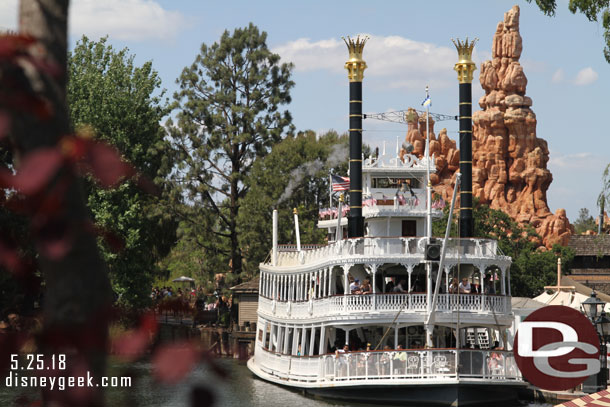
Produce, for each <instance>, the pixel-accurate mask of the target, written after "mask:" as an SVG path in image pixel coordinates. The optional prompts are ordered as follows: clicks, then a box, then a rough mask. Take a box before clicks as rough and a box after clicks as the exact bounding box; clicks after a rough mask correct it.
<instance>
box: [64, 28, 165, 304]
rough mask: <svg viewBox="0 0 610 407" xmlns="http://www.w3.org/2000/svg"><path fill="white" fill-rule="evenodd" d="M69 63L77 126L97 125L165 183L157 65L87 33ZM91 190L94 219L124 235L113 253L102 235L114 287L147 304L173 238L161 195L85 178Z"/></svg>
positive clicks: (130, 299)
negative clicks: (139, 61)
mask: <svg viewBox="0 0 610 407" xmlns="http://www.w3.org/2000/svg"><path fill="white" fill-rule="evenodd" d="M68 69H69V82H68V104H69V109H70V116H71V119H72V121H73V124H74V127H75V128H76V129H80V131H81V132H89V128H91V129H92V131H93V133H94V134H95V137H97V138H99V139H102V140H104V141H106V142H108V143H110V144H112V145H114V146H115V147H116V148H117V149H118V150H119V151H120V153H121V155H122V156H123V157H124V158H125V160H127V161H129V162H130V163H131V164H132V165H134V166H135V167H136V168H137V169H138V171H140V172H141V173H143V174H144V175H146V176H147V177H148V178H150V179H155V180H156V181H157V182H160V181H161V180H162V179H163V177H164V176H165V175H166V174H167V170H168V168H169V165H168V163H167V162H165V160H166V159H167V158H166V157H165V151H166V150H167V143H166V142H165V141H164V139H163V138H164V134H165V133H164V131H163V129H162V127H161V126H160V124H159V123H160V121H161V119H162V118H163V117H164V116H165V115H166V114H167V113H168V108H167V106H166V103H164V102H163V101H162V95H163V92H162V91H159V87H160V85H161V80H160V78H159V76H158V74H157V72H155V71H154V70H153V69H152V64H151V63H150V62H146V63H144V64H143V65H142V66H141V67H138V66H135V65H134V62H133V56H132V55H129V54H128V50H127V49H123V50H120V51H116V50H115V49H113V48H112V46H110V45H107V44H106V39H105V38H102V39H101V40H100V41H99V42H95V41H90V40H89V39H87V38H86V37H83V38H82V39H81V40H80V41H79V42H78V43H77V45H76V47H75V48H74V50H73V51H72V52H71V53H70V55H69V60H68ZM86 194H87V202H88V206H89V209H90V210H91V213H92V215H93V218H94V220H95V222H96V224H98V225H99V226H101V227H103V228H105V229H106V230H109V231H112V232H114V233H116V234H117V235H118V236H120V237H121V238H122V239H123V240H124V241H125V248H124V249H123V250H121V251H120V252H118V253H114V252H112V251H111V250H110V249H109V248H108V247H107V246H106V245H105V244H103V243H102V242H101V240H100V250H101V252H102V256H103V258H104V260H105V261H106V262H107V264H108V267H109V270H110V277H111V281H112V284H113V288H114V290H115V291H116V292H117V293H118V294H120V295H121V299H122V301H123V302H125V303H127V304H129V305H134V306H140V305H145V304H146V303H147V302H148V301H149V294H150V288H151V286H152V281H153V278H154V274H155V271H156V263H157V262H158V261H159V260H160V259H161V258H162V257H164V256H165V255H166V254H167V252H168V251H169V249H170V247H171V246H172V245H173V243H174V241H175V227H176V225H175V223H174V221H173V220H172V219H171V218H168V217H167V216H166V215H165V214H164V213H163V211H161V210H160V209H159V204H158V200H157V198H155V197H153V196H150V195H148V194H146V193H145V192H142V191H141V190H140V189H139V188H138V187H136V186H135V185H134V183H133V182H131V181H129V182H124V183H123V184H121V185H120V186H118V187H116V188H114V189H112V190H104V189H101V188H99V187H98V186H97V185H96V184H95V183H94V182H93V181H92V180H87V182H86Z"/></svg>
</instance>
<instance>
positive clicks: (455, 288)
mask: <svg viewBox="0 0 610 407" xmlns="http://www.w3.org/2000/svg"><path fill="white" fill-rule="evenodd" d="M459 285H460V284H459V283H458V279H457V277H453V280H451V284H450V285H449V293H450V294H457V293H458V287H459Z"/></svg>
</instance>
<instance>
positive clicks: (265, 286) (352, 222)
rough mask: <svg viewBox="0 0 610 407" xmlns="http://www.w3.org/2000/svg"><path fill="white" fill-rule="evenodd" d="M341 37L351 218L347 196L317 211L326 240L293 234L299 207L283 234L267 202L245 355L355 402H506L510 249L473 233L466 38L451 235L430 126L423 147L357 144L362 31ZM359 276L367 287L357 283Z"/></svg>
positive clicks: (282, 380)
mask: <svg viewBox="0 0 610 407" xmlns="http://www.w3.org/2000/svg"><path fill="white" fill-rule="evenodd" d="M345 43H346V45H347V47H348V50H349V54H350V59H349V60H348V61H347V62H346V64H345V68H346V69H347V70H348V78H349V81H350V88H349V138H350V156H349V158H350V160H349V168H350V170H349V171H350V180H349V200H350V202H349V208H350V214H349V218H348V219H346V218H345V217H344V216H343V213H342V212H343V208H342V202H340V203H339V207H338V208H336V209H327V210H323V211H321V215H322V217H321V219H320V221H319V222H318V227H320V228H324V229H327V230H328V244H326V245H322V246H301V244H300V240H299V231H298V216H297V214H296V211H295V236H296V245H278V242H277V222H278V220H277V212H276V211H274V212H273V249H272V253H271V256H270V260H269V261H268V262H265V263H263V264H261V265H260V280H259V281H260V286H259V305H258V323H257V334H256V344H255V351H254V356H253V357H252V358H251V359H250V360H249V361H248V367H249V368H250V370H251V371H252V372H254V374H256V375H257V376H258V377H260V378H262V379H265V380H268V381H270V382H274V383H277V384H281V385H284V386H289V387H292V388H294V389H298V390H301V391H304V392H305V393H309V394H313V395H322V396H325V397H331V398H335V399H342V400H350V401H355V402H360V403H368V404H389V403H391V404H400V405H415V406H474V405H480V406H491V405H497V404H501V403H503V402H514V401H515V400H516V399H517V393H518V390H519V389H521V388H523V387H524V382H523V380H522V379H521V376H520V372H519V370H518V369H517V366H516V363H515V360H514V357H513V353H512V351H511V344H512V338H510V332H509V328H510V327H511V324H512V321H513V313H512V311H511V295H510V272H509V271H510V264H511V259H510V258H509V257H506V256H504V255H503V254H502V253H501V251H500V250H499V248H498V245H497V242H496V241H493V240H489V239H477V238H472V237H470V236H473V230H474V223H473V219H472V207H471V206H472V204H471V202H472V186H471V184H472V182H471V174H472V154H471V138H470V137H468V135H469V134H472V127H471V126H472V118H471V116H472V114H471V88H470V83H471V82H472V72H473V71H474V62H472V60H471V54H472V49H473V47H474V42H470V43H469V42H468V40H466V41H465V42H460V41H459V40H458V41H457V42H456V43H455V44H456V48H457V49H458V54H459V57H460V60H459V61H458V63H457V64H456V66H455V69H456V71H457V72H458V80H459V82H460V104H459V109H460V116H459V120H460V135H461V136H460V173H459V174H458V175H457V180H456V185H460V188H461V191H460V194H461V196H460V201H461V203H462V205H463V206H462V207H461V212H460V222H459V224H460V234H459V235H460V236H461V238H453V239H452V238H448V229H447V231H446V232H445V237H444V238H443V239H434V238H433V237H432V221H433V219H434V218H436V219H438V218H440V217H441V215H442V211H441V209H440V206H442V205H441V204H442V202H441V201H437V202H432V199H433V198H432V193H431V190H432V187H431V184H430V182H429V180H430V174H431V171H433V169H434V168H435V167H436V166H435V165H434V162H435V161H434V156H432V157H430V154H429V153H428V152H429V151H431V150H430V149H429V145H430V135H429V134H428V137H427V141H426V146H425V152H424V154H423V158H422V159H419V158H417V157H416V156H414V155H411V154H410V153H409V152H410V151H411V150H412V148H409V147H412V146H405V148H404V149H400V150H399V148H398V146H397V148H396V151H395V152H392V153H390V154H386V151H385V148H384V149H383V150H384V151H383V152H382V154H381V155H378V154H376V155H375V156H374V157H373V156H370V157H368V158H367V159H364V157H363V156H362V119H363V117H364V115H363V114H362V80H363V77H364V76H363V72H364V69H365V68H366V63H365V62H364V60H363V59H362V52H363V49H364V44H365V43H366V38H360V37H358V38H356V39H352V38H349V37H348V38H347V40H345ZM426 101H427V102H429V101H430V98H429V97H428V95H427V97H426V99H425V101H424V104H426V103H425V102H426ZM427 105H428V106H429V103H428V104H427ZM427 114H428V116H429V114H430V113H429V111H428V112H427ZM426 128H427V129H429V128H430V126H429V125H427V126H426ZM460 178H462V180H461V181H459V179H460ZM456 192H457V190H456V191H454V195H453V201H452V204H451V209H450V211H449V212H450V216H449V218H451V213H452V211H453V205H454V203H455V197H456ZM363 196H364V198H365V199H364V200H363V199H362V198H363ZM462 225H463V227H462ZM467 236H468V237H467ZM352 280H353V281H354V285H352ZM356 280H359V281H361V282H364V284H363V285H364V286H365V287H366V288H362V287H360V288H358V287H357V286H355V281H356ZM365 280H368V281H366V282H365ZM458 281H463V282H462V285H461V287H460V288H458V284H457V282H458ZM477 287H478V288H477Z"/></svg>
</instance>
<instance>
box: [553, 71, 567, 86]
mask: <svg viewBox="0 0 610 407" xmlns="http://www.w3.org/2000/svg"><path fill="white" fill-rule="evenodd" d="M564 76H565V75H564V73H563V69H561V68H559V69H558V70H556V71H555V73H554V74H553V77H552V78H551V82H553V83H561V82H563V79H564Z"/></svg>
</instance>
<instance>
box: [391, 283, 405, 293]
mask: <svg viewBox="0 0 610 407" xmlns="http://www.w3.org/2000/svg"><path fill="white" fill-rule="evenodd" d="M406 285H407V282H406V281H405V280H400V283H398V284H397V285H396V287H394V290H393V292H395V293H406V292H407V290H405V286H406Z"/></svg>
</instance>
